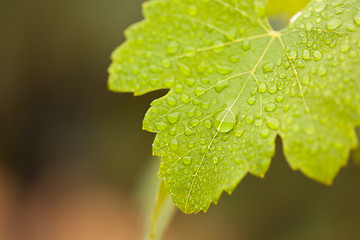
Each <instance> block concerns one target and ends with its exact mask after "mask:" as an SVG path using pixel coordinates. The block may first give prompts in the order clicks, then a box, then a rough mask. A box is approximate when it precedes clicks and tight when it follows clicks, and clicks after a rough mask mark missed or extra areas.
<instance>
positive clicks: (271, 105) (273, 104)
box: [265, 103, 277, 112]
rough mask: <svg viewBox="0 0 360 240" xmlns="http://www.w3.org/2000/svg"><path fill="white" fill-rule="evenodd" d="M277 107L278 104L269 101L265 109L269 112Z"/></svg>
mask: <svg viewBox="0 0 360 240" xmlns="http://www.w3.org/2000/svg"><path fill="white" fill-rule="evenodd" d="M276 108H277V106H276V104H275V103H269V104H268V105H266V107H265V111H267V112H273V111H275V110H276Z"/></svg>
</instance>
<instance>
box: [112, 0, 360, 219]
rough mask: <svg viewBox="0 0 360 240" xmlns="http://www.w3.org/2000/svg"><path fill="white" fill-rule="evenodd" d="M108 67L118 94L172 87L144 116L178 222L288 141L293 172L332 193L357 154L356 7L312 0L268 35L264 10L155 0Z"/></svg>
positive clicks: (245, 3)
mask: <svg viewBox="0 0 360 240" xmlns="http://www.w3.org/2000/svg"><path fill="white" fill-rule="evenodd" d="M143 9H144V15H145V21H143V22H141V23H138V24H136V25H133V26H132V27H130V28H129V29H128V30H127V31H126V37H127V41H126V42H125V43H124V44H123V45H121V46H120V47H119V48H117V49H116V50H115V52H114V53H113V55H112V59H113V63H112V65H111V67H110V68H109V72H110V77H109V86H110V89H111V90H113V91H119V92H134V93H135V95H141V94H145V93H147V92H150V91H154V90H158V89H170V90H169V92H168V94H166V96H164V97H162V98H160V99H157V100H155V101H154V102H153V103H152V107H151V108H150V109H149V110H148V112H147V113H146V116H145V119H144V122H143V126H144V129H146V130H148V131H151V132H155V133H157V135H156V139H155V141H154V144H153V152H154V154H155V155H159V156H162V161H161V166H160V171H159V175H160V177H161V178H163V179H164V181H165V184H166V189H167V191H168V192H169V193H170V195H171V198H172V200H173V202H174V203H175V204H176V205H177V206H178V208H179V209H180V210H182V211H183V212H185V213H197V212H199V211H201V210H203V211H206V210H207V209H208V208H209V205H210V204H211V202H215V203H216V202H217V201H218V199H219V197H220V195H221V193H222V192H223V191H226V192H228V193H231V192H232V191H233V190H234V188H235V187H236V185H237V184H238V183H239V181H240V180H241V179H242V178H243V177H244V176H245V175H246V174H247V173H251V174H253V175H256V176H259V177H263V176H264V175H265V173H266V171H267V170H268V168H269V165H270V160H271V157H272V156H273V155H274V152H275V138H276V136H277V135H279V136H280V137H281V139H282V142H283V148H284V149H283V150H284V154H285V156H286V158H287V161H288V163H289V165H290V166H291V168H292V169H294V170H301V171H302V172H303V173H304V174H305V175H306V176H308V177H309V178H312V179H315V180H317V181H319V182H322V183H325V184H331V183H332V181H333V179H334V177H335V176H336V174H337V173H338V172H339V170H340V168H341V167H343V166H344V165H346V163H347V160H348V157H349V152H350V150H351V149H353V148H355V147H356V146H357V140H356V134H355V131H354V127H355V126H357V125H359V124H360V106H359V94H358V93H359V87H360V85H359V82H358V81H359V74H360V68H359V60H360V59H359V58H360V36H359V33H360V12H359V9H360V1H359V0H323V1H319V0H314V1H312V2H311V3H310V4H309V5H308V6H307V7H306V9H305V10H303V11H302V12H301V14H299V15H298V17H297V18H293V21H292V22H291V23H290V24H289V26H288V27H287V28H285V29H284V30H282V31H280V32H277V31H274V30H272V28H271V26H270V24H269V23H268V20H267V18H266V16H265V12H266V10H265V0H255V1H253V0H198V1H195V0H181V1H180V0H154V1H149V2H147V3H146V4H144V8H143Z"/></svg>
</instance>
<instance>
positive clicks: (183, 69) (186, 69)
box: [178, 63, 191, 77]
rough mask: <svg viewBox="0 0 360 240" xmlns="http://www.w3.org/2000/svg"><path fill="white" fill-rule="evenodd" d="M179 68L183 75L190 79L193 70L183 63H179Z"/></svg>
mask: <svg viewBox="0 0 360 240" xmlns="http://www.w3.org/2000/svg"><path fill="white" fill-rule="evenodd" d="M178 68H179V70H180V71H181V72H182V74H184V75H185V76H187V77H188V76H190V75H191V69H190V68H189V67H188V66H187V65H185V64H183V63H179V64H178Z"/></svg>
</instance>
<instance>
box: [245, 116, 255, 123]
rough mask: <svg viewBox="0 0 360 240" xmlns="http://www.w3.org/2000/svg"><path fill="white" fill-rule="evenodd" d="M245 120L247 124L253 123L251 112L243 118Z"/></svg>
mask: <svg viewBox="0 0 360 240" xmlns="http://www.w3.org/2000/svg"><path fill="white" fill-rule="evenodd" d="M245 121H246V122H247V123H248V124H253V123H254V121H255V118H254V115H252V114H249V115H247V116H246V118H245Z"/></svg>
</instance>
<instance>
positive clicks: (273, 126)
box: [266, 118, 280, 130]
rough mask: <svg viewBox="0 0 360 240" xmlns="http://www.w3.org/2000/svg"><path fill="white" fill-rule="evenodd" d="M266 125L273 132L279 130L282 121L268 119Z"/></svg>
mask: <svg viewBox="0 0 360 240" xmlns="http://www.w3.org/2000/svg"><path fill="white" fill-rule="evenodd" d="M266 125H267V126H268V127H269V128H270V129H272V130H278V129H279V127H280V121H279V119H276V118H268V119H267V122H266Z"/></svg>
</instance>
